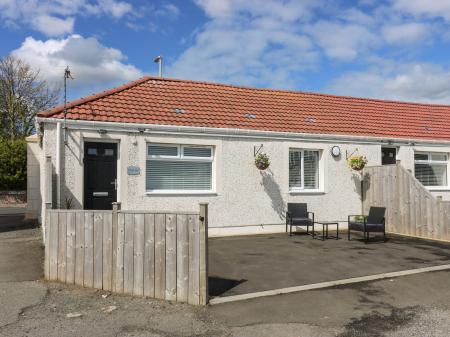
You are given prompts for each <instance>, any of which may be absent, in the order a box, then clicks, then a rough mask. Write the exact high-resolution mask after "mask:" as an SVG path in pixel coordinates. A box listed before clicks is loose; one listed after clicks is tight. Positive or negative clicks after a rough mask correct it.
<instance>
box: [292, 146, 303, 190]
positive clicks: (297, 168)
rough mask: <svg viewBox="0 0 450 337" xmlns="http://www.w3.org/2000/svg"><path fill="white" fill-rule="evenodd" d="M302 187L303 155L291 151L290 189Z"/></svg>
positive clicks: (299, 152)
mask: <svg viewBox="0 0 450 337" xmlns="http://www.w3.org/2000/svg"><path fill="white" fill-rule="evenodd" d="M301 187H302V153H301V151H293V150H291V151H289V188H301Z"/></svg>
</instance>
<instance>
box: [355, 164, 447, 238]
mask: <svg viewBox="0 0 450 337" xmlns="http://www.w3.org/2000/svg"><path fill="white" fill-rule="evenodd" d="M363 177H364V184H363V187H364V191H363V209H364V211H365V212H366V214H367V211H368V209H369V207H370V206H383V207H386V208H387V213H386V230H387V231H388V232H391V233H397V234H403V235H410V236H415V237H421V238H427V239H435V240H450V202H448V201H442V200H439V199H437V198H436V197H434V196H433V195H432V194H431V193H430V192H429V191H428V190H427V189H426V188H425V187H424V186H423V185H422V184H421V183H420V182H419V181H418V180H417V179H416V178H415V177H414V176H413V175H412V174H411V173H410V172H409V171H407V170H406V169H405V168H404V167H402V166H401V165H400V163H397V164H396V165H384V166H373V167H367V168H365V169H364V171H363Z"/></svg>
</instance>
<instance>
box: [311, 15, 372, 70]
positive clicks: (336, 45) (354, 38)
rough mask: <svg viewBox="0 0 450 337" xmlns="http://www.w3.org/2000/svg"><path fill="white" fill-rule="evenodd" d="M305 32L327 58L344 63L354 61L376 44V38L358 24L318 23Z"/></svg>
mask: <svg viewBox="0 0 450 337" xmlns="http://www.w3.org/2000/svg"><path fill="white" fill-rule="evenodd" d="M305 30H306V31H307V32H308V33H309V34H310V35H311V36H312V37H313V39H314V41H316V43H317V44H318V45H319V46H320V47H321V48H322V49H323V50H324V51H325V53H326V55H327V56H328V57H330V58H335V59H339V60H344V61H350V60H353V59H355V58H356V57H358V56H359V55H360V54H361V53H362V52H363V51H365V50H367V49H369V48H373V47H374V46H375V45H377V43H378V38H377V36H376V35H375V34H373V33H372V32H371V31H370V30H369V29H368V28H366V27H364V26H363V25H359V24H353V23H342V22H330V21H319V22H316V23H314V24H312V25H309V26H307V27H306V28H305Z"/></svg>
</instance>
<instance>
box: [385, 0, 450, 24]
mask: <svg viewBox="0 0 450 337" xmlns="http://www.w3.org/2000/svg"><path fill="white" fill-rule="evenodd" d="M391 2H392V6H393V8H394V9H396V10H398V11H401V12H404V13H409V14H411V15H414V16H418V17H428V18H438V17H441V18H443V19H445V20H449V21H450V0H434V1H430V0H391Z"/></svg>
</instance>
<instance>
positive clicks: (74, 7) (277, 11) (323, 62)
mask: <svg viewBox="0 0 450 337" xmlns="http://www.w3.org/2000/svg"><path fill="white" fill-rule="evenodd" d="M449 28H450V0H439V1H425V0H384V1H375V0H359V1H349V0H347V1H344V0H342V1H339V0H335V1H331V0H297V1H287V0H285V1H282V0H184V1H182V0H179V1H175V0H173V1H171V0H167V1H166V0H163V1H144V0H141V1H139V0H136V1H131V0H71V1H65V0H40V1H38V0H21V1H13V0H0V36H1V43H0V56H6V55H8V54H12V55H15V56H17V57H20V58H22V59H24V60H25V61H26V62H28V63H29V64H30V65H31V66H32V67H33V68H36V69H40V74H41V76H42V78H44V79H46V80H48V81H49V82H50V83H52V84H56V85H57V84H60V83H61V79H62V75H63V71H64V68H65V66H66V65H69V66H70V68H71V70H72V73H73V75H74V76H75V80H74V81H71V82H70V87H69V96H70V98H71V99H73V98H76V97H79V96H84V95H87V94H90V93H93V92H97V91H99V90H104V89H107V88H110V87H112V86H115V85H118V84H122V83H125V82H128V81H131V80H134V79H136V78H138V77H140V76H142V75H147V74H150V75H156V73H157V66H156V65H155V64H154V63H153V58H154V57H155V56H157V55H159V54H162V55H163V56H164V68H165V69H164V75H165V76H167V77H175V78H183V79H194V80H204V81H213V82H222V83H230V84H237V85H247V86H256V87H271V88H280V89H294V90H304V91H315V92H326V93H334V94H342V95H351V96H363V97H376V98H386V99H395V100H407V101H420V102H436V103H448V104H450V65H449V60H450V58H449V56H450V30H449Z"/></svg>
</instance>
